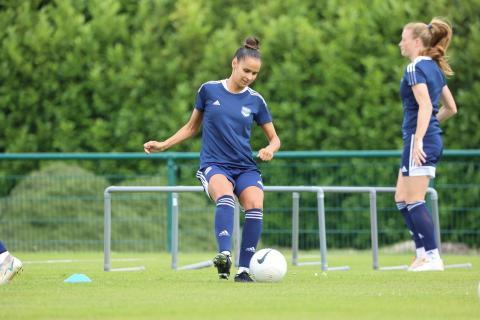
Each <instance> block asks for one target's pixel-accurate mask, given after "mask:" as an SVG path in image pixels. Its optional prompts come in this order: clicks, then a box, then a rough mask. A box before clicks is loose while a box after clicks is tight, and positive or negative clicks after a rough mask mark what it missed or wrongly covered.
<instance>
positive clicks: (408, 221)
mask: <svg viewBox="0 0 480 320" xmlns="http://www.w3.org/2000/svg"><path fill="white" fill-rule="evenodd" d="M397 208H398V210H400V213H401V214H402V216H403V220H404V221H405V225H406V226H407V228H408V231H409V232H410V235H411V236H412V239H413V241H414V242H415V248H417V249H419V248H423V247H424V244H423V240H422V239H421V238H420V237H419V236H418V234H417V232H416V231H415V227H414V225H413V221H412V214H411V213H410V212H408V208H407V204H406V203H405V202H397Z"/></svg>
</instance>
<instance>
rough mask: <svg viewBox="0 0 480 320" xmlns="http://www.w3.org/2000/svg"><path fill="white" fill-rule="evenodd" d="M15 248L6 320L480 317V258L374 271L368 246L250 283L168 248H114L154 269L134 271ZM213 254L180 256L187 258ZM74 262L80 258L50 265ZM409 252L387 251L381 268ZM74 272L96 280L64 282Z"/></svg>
mask: <svg viewBox="0 0 480 320" xmlns="http://www.w3.org/2000/svg"><path fill="white" fill-rule="evenodd" d="M284 253H285V254H286V256H287V260H289V259H290V256H289V252H284ZM16 255H17V256H18V257H19V258H20V259H22V260H23V261H24V262H25V265H24V272H23V273H22V274H21V275H20V276H19V277H18V278H16V279H15V281H13V282H12V283H10V284H8V285H5V286H1V287H0V312H1V313H0V314H1V319H15V320H16V319H210V320H211V319H245V320H246V319H296V320H298V319H422V320H426V319H480V297H479V292H478V290H479V287H478V286H479V281H480V272H479V270H480V269H479V267H480V258H479V257H478V256H444V260H445V262H446V263H447V264H454V263H464V262H471V263H472V264H473V267H472V268H471V269H447V270H445V271H444V272H429V273H411V272H406V271H373V270H372V269H371V256H370V253H369V252H331V253H330V254H329V264H330V265H331V266H339V265H349V266H350V267H351V270H350V271H335V272H334V271H329V272H327V273H322V272H321V270H320V267H319V266H308V267H292V266H290V265H289V270H288V273H287V275H286V277H285V278H284V280H283V281H282V282H280V283H270V284H268V283H247V284H245V283H234V282H233V280H229V281H220V280H217V276H216V271H215V270H214V268H213V267H212V268H208V269H201V270H194V271H172V270H171V269H170V256H169V255H168V254H166V253H164V254H153V253H149V254H138V253H132V254H118V253H115V254H113V255H112V258H113V259H114V260H113V261H112V266H113V267H117V268H118V267H130V266H139V265H143V266H145V267H146V270H145V271H135V272H104V271H103V254H102V253H16ZM213 255H214V254H213V253H212V254H210V255H208V254H181V255H180V256H179V259H180V263H181V264H182V265H184V264H187V263H194V262H198V261H203V260H206V259H208V258H209V257H210V256H213ZM311 256H312V253H309V254H305V253H303V256H302V255H301V258H302V257H303V258H302V259H301V260H302V261H309V260H308V259H306V258H305V257H307V258H308V257H311ZM124 258H137V259H139V260H138V261H120V259H124ZM65 259H72V260H74V261H73V262H67V261H64V262H61V261H56V262H55V263H52V262H50V263H47V260H65ZM317 259H318V258H317ZM409 259H410V257H408V256H405V255H381V256H380V262H381V264H382V265H399V264H405V263H406V262H408V261H409ZM74 273H82V274H86V275H87V276H88V277H90V278H91V279H92V282H90V283H64V282H63V280H64V279H66V278H67V277H69V276H70V275H72V274H74Z"/></svg>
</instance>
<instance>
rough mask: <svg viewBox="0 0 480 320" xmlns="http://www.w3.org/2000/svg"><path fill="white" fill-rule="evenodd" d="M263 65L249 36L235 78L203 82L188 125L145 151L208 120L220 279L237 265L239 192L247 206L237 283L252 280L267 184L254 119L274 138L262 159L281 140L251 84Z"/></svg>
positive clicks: (208, 182)
mask: <svg viewBox="0 0 480 320" xmlns="http://www.w3.org/2000/svg"><path fill="white" fill-rule="evenodd" d="M260 67H261V57H260V52H259V40H258V39H257V38H254V37H249V38H247V39H246V40H245V43H244V45H243V46H242V47H240V48H238V49H237V51H236V52H235V56H234V57H233V60H232V73H231V75H230V77H229V78H228V79H225V80H219V81H209V82H206V83H204V84H202V85H201V86H200V89H199V90H198V93H197V96H196V99H195V108H194V110H193V113H192V115H191V117H190V120H189V121H188V122H187V124H186V125H184V126H183V127H182V128H181V129H180V130H178V131H177V132H176V133H175V134H174V135H173V136H171V137H170V138H168V139H166V140H164V141H161V142H158V141H148V142H146V143H145V144H144V150H145V152H146V153H150V152H159V151H164V150H166V149H168V148H170V147H172V146H174V145H176V144H178V143H180V142H181V141H183V140H185V139H188V138H190V137H192V136H193V135H194V134H195V133H196V132H197V131H198V129H199V127H200V125H201V123H202V120H203V130H202V148H201V152H200V169H199V170H198V172H197V178H198V179H199V180H200V181H201V182H202V185H203V187H204V188H205V191H206V192H207V195H208V196H209V197H210V198H211V199H212V200H214V201H215V203H216V209H215V233H216V238H217V243H218V252H219V254H218V255H217V256H216V257H215V258H214V259H213V262H214V265H215V266H216V267H217V270H218V275H219V278H220V279H228V277H229V276H230V268H231V265H232V262H231V258H230V256H231V243H232V232H233V220H234V219H233V215H234V208H235V200H234V195H236V196H237V197H238V199H239V200H240V203H241V204H242V206H243V208H244V209H245V223H244V226H243V232H242V243H241V252H240V262H239V269H238V272H237V274H236V276H235V281H236V282H251V281H252V279H251V278H250V275H249V269H248V267H249V263H250V259H251V257H252V256H253V254H254V253H255V250H256V247H257V243H258V241H259V239H260V235H261V232H262V220H263V183H262V177H261V175H260V171H259V170H258V168H257V165H256V163H255V161H254V160H253V157H252V150H251V146H250V133H251V127H252V123H253V121H255V122H256V123H257V124H258V125H259V126H261V127H262V129H263V131H264V133H265V135H266V137H267V139H268V141H269V144H268V145H267V146H266V147H265V148H262V149H260V150H259V151H258V157H259V158H260V159H261V160H263V161H270V160H272V158H273V155H274V153H275V152H276V151H277V150H278V149H279V148H280V139H279V138H278V136H277V133H276V132H275V128H274V126H273V123H272V117H271V115H270V113H269V111H268V108H267V104H266V102H265V100H264V99H263V97H262V96H261V95H260V94H259V93H258V92H256V91H255V90H253V89H251V88H250V87H249V85H250V84H252V83H253V81H255V79H256V77H257V75H258V72H259V71H260Z"/></svg>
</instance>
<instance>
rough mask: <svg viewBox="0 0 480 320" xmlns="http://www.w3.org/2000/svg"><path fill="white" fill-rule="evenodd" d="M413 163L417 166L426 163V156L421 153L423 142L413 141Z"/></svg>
mask: <svg viewBox="0 0 480 320" xmlns="http://www.w3.org/2000/svg"><path fill="white" fill-rule="evenodd" d="M412 157H413V162H414V163H415V165H417V166H421V165H423V164H424V163H425V162H426V161H427V155H426V154H425V152H424V151H423V141H418V140H415V142H414V144H413V152H412Z"/></svg>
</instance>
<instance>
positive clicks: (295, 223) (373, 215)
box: [104, 186, 471, 271]
mask: <svg viewBox="0 0 480 320" xmlns="http://www.w3.org/2000/svg"><path fill="white" fill-rule="evenodd" d="M202 191H203V188H202V187H200V186H198V187H197V186H162V187H144V186H132V187H117V186H110V187H108V188H106V189H105V192H104V270H105V271H134V270H143V269H144V267H133V268H117V269H112V268H111V265H110V254H111V193H116V192H167V193H172V226H171V227H172V230H171V232H172V233H171V234H172V247H171V252H172V262H171V267H172V269H174V270H190V269H199V268H205V267H210V266H212V265H213V262H212V261H211V260H207V261H202V262H199V263H195V264H191V265H186V266H182V267H179V266H178V265H177V262H178V216H179V201H178V192H202ZM264 191H266V192H292V264H293V265H296V266H297V265H298V266H306V265H321V269H322V270H323V271H337V270H349V269H350V268H349V266H340V267H328V263H327V244H326V229H325V192H332V193H368V194H369V195H370V226H371V244H372V266H373V269H374V270H402V269H406V268H407V266H406V265H401V266H390V267H380V266H379V261H378V226H377V192H395V188H392V187H326V186H321V187H320V186H265V187H264ZM300 192H315V193H316V194H317V214H318V223H319V231H318V232H319V242H320V262H298V237H299V207H300V206H299V201H300V194H299V193H300ZM427 193H429V194H430V197H431V200H432V218H433V223H434V226H435V236H436V241H437V243H438V244H439V249H440V250H441V242H440V225H439V217H438V195H437V192H436V191H435V190H434V189H433V188H428V191H427ZM234 212H235V213H234V234H233V238H234V240H233V241H234V257H235V265H236V266H238V259H239V250H240V231H239V229H240V210H239V205H238V202H236V206H235V210H234ZM445 267H446V268H469V267H471V264H470V263H466V264H458V265H449V266H445Z"/></svg>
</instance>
